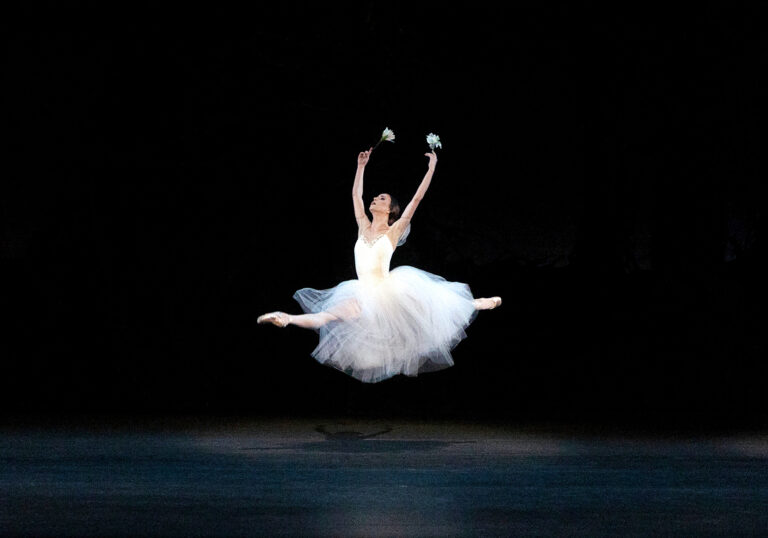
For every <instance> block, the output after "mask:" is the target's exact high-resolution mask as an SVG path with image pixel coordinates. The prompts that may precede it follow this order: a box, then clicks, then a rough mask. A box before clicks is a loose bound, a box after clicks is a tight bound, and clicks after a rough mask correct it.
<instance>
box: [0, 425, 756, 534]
mask: <svg viewBox="0 0 768 538" xmlns="http://www.w3.org/2000/svg"><path fill="white" fill-rule="evenodd" d="M767 507H768V435H762V434H755V433H750V434H739V435H736V434H729V435H721V436H717V437H711V436H710V437H705V436H666V437H662V436H653V435H640V436H638V435H633V436H628V435H623V436H616V435H599V434H595V433H594V432H589V431H580V432H575V431H572V430H571V431H566V430H560V431H558V430H556V429H553V430H542V429H537V430H534V429H510V428H505V427H503V426H477V425H471V424H466V423H452V422H439V423H423V422H421V423H420V422H397V421H395V422H386V421H359V422H355V421H338V420H333V419H328V420H313V421H306V420H304V421H298V420H295V421H289V420H280V421H255V420H254V421H237V422H235V421H231V420H229V421H221V422H220V423H218V424H217V423H215V422H212V421H210V420H208V421H190V420H185V421H179V420H178V419H167V420H163V419H156V420H153V421H147V420H142V421H131V420H122V421H120V422H110V421H109V420H101V421H93V422H90V423H59V424H43V425H41V424H37V425H32V424H24V423H23V422H22V423H16V424H13V425H8V424H6V425H5V426H3V427H2V428H0V534H2V535H3V536H14V535H24V536H36V537H42V536H57V537H58V536H147V535H149V536H463V535H475V536H509V535H511V536H516V535H530V534H534V535H568V536H576V535H581V536H600V535H607V536H647V535H658V534H664V535H677V536H692V535H723V536H735V535H765V534H767V533H768V509H767Z"/></svg>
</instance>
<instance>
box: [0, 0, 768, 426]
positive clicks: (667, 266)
mask: <svg viewBox="0 0 768 538" xmlns="http://www.w3.org/2000/svg"><path fill="white" fill-rule="evenodd" d="M281 6H283V7H281V8H278V7H275V6H270V7H263V8H255V7H250V8H248V9H247V10H245V9H243V10H237V9H234V8H224V7H215V8H214V7H210V6H209V7H208V8H206V9H205V10H198V11H194V10H193V8H190V7H189V6H183V7H182V6H179V8H178V9H176V8H171V7H167V6H166V7H163V8H158V7H157V6H155V5H145V6H143V7H136V6H135V5H132V6H130V7H127V6H123V7H110V8H105V7H103V6H98V5H94V6H90V7H85V6H80V7H77V8H74V7H68V6H64V5H59V4H56V3H51V4H48V5H45V6H44V7H39V6H38V7H36V8H35V10H36V11H34V12H32V11H30V12H26V13H19V14H17V15H15V16H14V17H11V18H10V19H9V20H10V21H11V23H12V24H11V25H10V26H11V30H10V32H9V34H8V35H9V37H8V43H9V48H8V51H9V52H8V55H7V61H6V69H5V70H6V73H5V74H6V77H5V78H6V81H7V82H6V89H7V90H8V91H9V93H8V97H7V98H6V107H5V108H6V115H5V116H6V122H5V123H6V126H7V131H8V133H9V134H10V138H11V142H10V143H9V145H8V146H7V147H8V148H9V149H10V150H11V151H10V154H11V156H10V157H9V158H8V160H7V161H6V166H7V173H5V174H3V179H2V198H1V199H0V203H1V204H2V205H1V206H0V210H1V211H2V213H0V224H2V230H1V233H2V235H0V241H1V243H0V270H1V271H2V297H3V301H2V311H3V314H4V317H5V321H4V322H3V332H4V333H5V335H4V336H3V338H2V342H0V353H2V361H1V362H0V368H2V375H1V376H0V383H1V384H2V391H0V393H1V394H2V396H1V398H2V407H3V409H4V412H5V413H11V414H12V413H17V412H40V413H44V414H45V413H61V412H106V413H156V412H157V413H174V412H181V413H193V414H195V413H229V414H242V415H246V416H278V415H280V416H283V415H285V416H308V415H317V414H335V415H340V416H408V417H417V418H461V419H466V420H485V419H492V420H502V421H507V422H526V421H534V420H568V421H593V420H594V421H605V422H608V421H610V422H611V423H619V424H622V423H637V422H640V421H651V422H652V423H659V422H660V421H673V422H675V423H676V424H704V425H714V424H718V425H734V424H738V425H744V424H750V425H751V424H756V423H762V421H763V417H764V416H765V414H766V412H767V411H768V405H767V400H766V398H765V396H764V393H763V385H764V380H765V372H766V369H765V367H764V358H763V355H765V351H766V336H765V335H766V331H765V329H766V327H767V326H766V322H767V321H768V315H767V314H766V311H765V308H764V306H763V305H765V300H766V288H765V285H764V284H763V282H764V281H763V274H764V272H765V267H766V258H765V254H766V248H765V237H766V235H765V202H764V198H762V197H761V195H762V191H761V184H762V180H761V178H760V177H759V173H760V172H759V169H758V166H759V165H758V163H759V157H760V150H759V149H758V140H759V132H758V123H759V118H758V114H757V107H758V99H759V94H758V73H759V69H760V66H761V62H762V58H761V56H760V54H759V52H758V51H759V49H758V47H757V36H758V32H759V29H760V22H759V21H760V19H759V16H760V15H761V13H760V12H759V11H758V9H757V8H754V7H744V6H741V7H739V8H725V7H723V6H718V5H714V6H715V7H713V6H699V7H698V8H697V9H696V10H692V11H689V12H684V13H683V12H676V13H671V12H669V11H667V10H665V11H661V10H660V11H653V10H650V9H648V10H643V9H625V10H622V11H616V10H611V11H605V10H603V9H602V8H598V7H596V6H595V5H592V4H582V5H570V4H568V3H563V4H561V5H553V4H548V5H546V6H538V5H536V6H527V7H506V8H498V7H490V6H487V5H479V4H478V5H462V6H459V7H445V6H443V5H437V4H435V5H432V6H415V7H414V6H412V5H408V4H407V3H398V2H365V3H358V4H357V5H354V6H344V7H329V6H327V5H305V4H300V3H282V4H281ZM384 127H390V128H392V129H393V130H394V131H395V133H396V135H397V140H396V143H395V144H385V145H383V146H381V147H380V148H379V149H377V150H376V152H375V153H374V155H373V157H372V161H371V164H370V165H369V167H368V170H367V172H366V184H365V197H366V199H367V198H369V197H371V196H373V195H374V194H377V193H379V192H390V193H392V194H394V195H395V196H397V197H398V198H399V199H400V200H401V201H402V202H404V203H405V202H407V201H408V199H409V197H410V196H411V195H412V194H413V192H414V191H415V189H416V187H417V186H418V184H419V181H420V180H421V178H422V176H423V174H424V172H425V170H426V161H427V160H426V158H425V157H424V156H423V154H424V152H425V151H426V150H427V146H426V143H425V141H424V138H425V135H426V134H427V133H428V132H436V133H438V134H439V135H440V136H441V138H442V140H443V145H444V149H443V150H442V151H440V152H439V159H440V160H439V164H438V168H437V172H436V174H435V177H434V180H433V183H432V186H431V187H430V190H429V192H428V193H427V196H426V198H425V199H424V201H423V202H422V204H421V206H420V208H419V210H418V212H417V214H416V217H415V218H414V221H413V231H412V233H411V236H410V238H409V240H408V242H407V243H406V245H405V246H403V247H402V248H400V249H398V250H397V252H396V253H395V256H394V258H393V266H396V265H414V266H416V267H419V268H422V269H425V270H428V271H431V272H433V273H437V274H440V275H442V276H444V277H446V278H447V279H449V280H458V281H462V282H467V283H469V284H470V286H471V288H472V290H473V292H474V293H475V295H476V296H489V295H497V294H498V295H501V296H502V297H503V298H504V304H503V306H502V307H501V308H500V309H498V310H495V311H492V312H481V313H480V315H479V317H478V319H477V320H476V321H475V322H474V324H473V325H472V326H470V328H469V329H468V334H469V337H468V339H467V340H465V341H463V342H462V343H461V344H460V345H459V346H458V347H457V348H456V349H455V351H454V359H455V361H456V365H455V366H454V367H453V368H450V369H448V370H444V371H442V372H437V373H431V374H427V375H424V376H420V377H417V378H402V377H401V378H395V379H391V380H388V381H385V382H382V383H379V384H376V385H363V384H361V383H359V382H357V381H356V380H354V379H352V378H349V377H347V376H346V375H345V374H343V373H340V372H338V371H335V370H333V369H330V368H327V367H323V366H321V365H319V364H318V363H316V362H315V361H314V359H312V357H311V356H310V352H311V351H312V349H313V347H314V345H315V343H316V341H317V336H316V334H315V333H313V332H310V331H303V330H301V329H297V328H295V327H290V328H287V329H278V328H276V327H272V326H257V325H256V323H255V320H256V317H257V316H258V315H259V314H261V313H264V312H267V311H271V310H275V309H280V310H285V311H289V312H298V307H297V305H296V304H295V303H294V302H293V300H292V299H291V295H292V294H293V292H294V291H295V290H296V289H298V288H302V287H315V288H320V289H322V288H328V287H331V286H333V285H335V284H336V283H338V282H339V281H342V280H346V279H350V278H354V276H355V274H354V265H353V255H352V246H353V243H354V240H355V234H356V228H355V221H354V218H353V213H352V204H351V201H350V189H351V185H352V179H353V176H354V172H355V167H356V155H357V153H358V152H359V151H361V150H362V149H365V148H367V147H368V146H370V145H371V144H373V143H374V142H375V141H376V139H377V137H378V135H379V133H380V132H381V130H382V129H383V128H384Z"/></svg>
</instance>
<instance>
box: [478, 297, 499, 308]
mask: <svg viewBox="0 0 768 538" xmlns="http://www.w3.org/2000/svg"><path fill="white" fill-rule="evenodd" d="M500 304H501V297H498V296H497V297H490V298H487V297H481V298H479V299H475V309H476V310H493V309H494V308H496V307H498V306H499V305H500Z"/></svg>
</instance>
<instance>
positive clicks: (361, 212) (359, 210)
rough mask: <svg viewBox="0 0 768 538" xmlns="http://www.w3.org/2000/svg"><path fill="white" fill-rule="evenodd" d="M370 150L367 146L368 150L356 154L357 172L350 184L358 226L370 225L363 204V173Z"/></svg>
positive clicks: (371, 149)
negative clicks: (352, 182)
mask: <svg viewBox="0 0 768 538" xmlns="http://www.w3.org/2000/svg"><path fill="white" fill-rule="evenodd" d="M371 151H373V148H369V149H368V151H361V152H360V154H359V155H358V156H357V173H356V174H355V183H354V185H352V205H353V206H354V207H355V220H357V225H358V227H360V226H365V227H367V226H370V225H371V221H370V220H368V216H367V215H366V214H365V205H363V174H364V173H365V165H366V164H368V159H369V158H370V156H371Z"/></svg>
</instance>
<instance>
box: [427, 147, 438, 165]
mask: <svg viewBox="0 0 768 538" xmlns="http://www.w3.org/2000/svg"><path fill="white" fill-rule="evenodd" d="M424 155H426V156H427V157H429V167H430V168H434V167H435V165H436V164H437V153H435V152H434V150H433V151H431V152H429V153H425V154H424Z"/></svg>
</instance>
